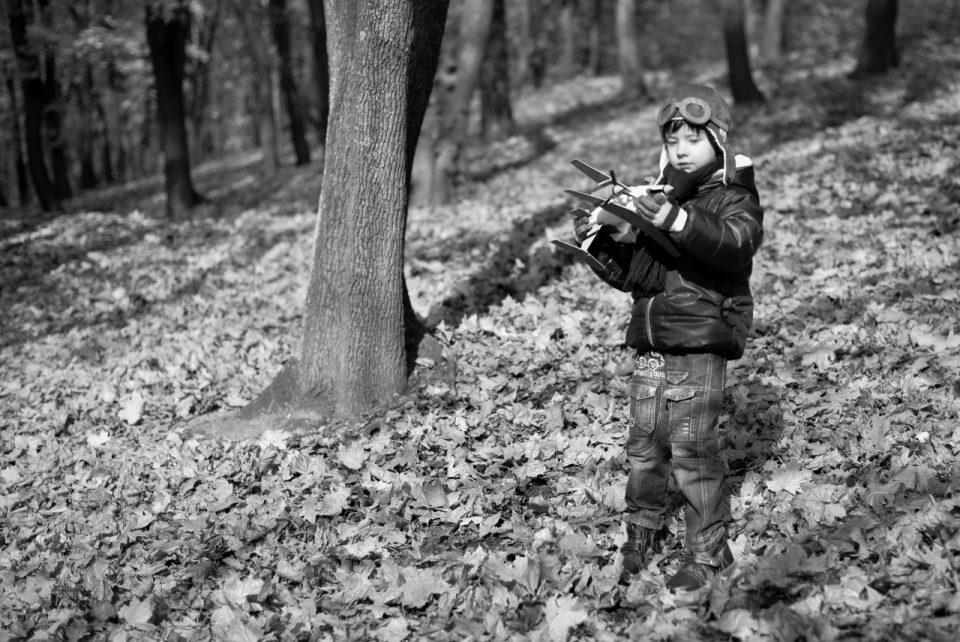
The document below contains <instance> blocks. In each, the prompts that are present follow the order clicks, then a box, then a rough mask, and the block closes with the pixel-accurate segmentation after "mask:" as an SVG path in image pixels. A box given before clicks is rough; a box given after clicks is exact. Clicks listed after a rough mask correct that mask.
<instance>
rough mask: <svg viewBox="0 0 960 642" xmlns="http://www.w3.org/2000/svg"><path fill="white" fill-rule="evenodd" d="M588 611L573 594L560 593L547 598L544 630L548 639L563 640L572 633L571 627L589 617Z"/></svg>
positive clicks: (555, 641)
mask: <svg viewBox="0 0 960 642" xmlns="http://www.w3.org/2000/svg"><path fill="white" fill-rule="evenodd" d="M587 615H588V614H587V611H586V610H585V609H584V608H583V607H581V606H580V601H579V600H578V599H577V598H575V597H573V596H572V595H558V596H555V597H551V598H550V599H548V600H547V606H546V609H545V613H544V624H543V630H544V631H545V632H546V635H547V639H549V640H552V641H553V642H563V641H565V640H566V639H567V637H568V636H569V635H570V629H572V628H573V627H575V626H577V625H578V624H580V623H581V622H583V621H584V620H586V619H587Z"/></svg>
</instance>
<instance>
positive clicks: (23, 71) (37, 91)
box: [8, 0, 63, 212]
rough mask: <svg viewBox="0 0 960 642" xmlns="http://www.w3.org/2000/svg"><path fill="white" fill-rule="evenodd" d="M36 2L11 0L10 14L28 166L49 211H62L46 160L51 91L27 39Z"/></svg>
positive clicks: (40, 196) (39, 196)
mask: <svg viewBox="0 0 960 642" xmlns="http://www.w3.org/2000/svg"><path fill="white" fill-rule="evenodd" d="M33 7H34V5H33V3H32V2H28V1H27V0H10V4H9V6H8V17H9V20H10V36H11V40H12V42H13V48H14V52H15V54H16V58H17V64H18V66H19V71H20V87H21V90H22V92H23V110H24V119H23V129H24V138H25V140H26V145H27V166H28V168H29V170H30V180H31V182H32V183H33V190H34V193H36V195H37V199H38V200H39V202H40V207H41V209H43V211H45V212H59V211H62V210H63V204H62V203H61V202H60V199H59V198H58V197H57V190H56V187H55V185H54V183H53V181H51V180H50V174H49V173H48V171H47V165H46V161H45V160H44V155H45V154H44V144H43V114H44V111H45V110H46V107H47V100H48V99H49V96H50V93H49V91H48V90H47V88H46V86H45V84H44V78H43V73H42V71H41V70H42V67H41V61H40V56H39V55H38V53H37V52H36V51H35V50H34V48H33V47H32V46H31V44H30V42H29V40H28V38H27V29H28V26H29V25H32V24H36V23H37V18H38V17H37V16H35V15H33V14H34V12H33Z"/></svg>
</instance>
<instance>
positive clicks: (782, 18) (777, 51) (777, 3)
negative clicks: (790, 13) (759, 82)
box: [760, 0, 787, 66]
mask: <svg viewBox="0 0 960 642" xmlns="http://www.w3.org/2000/svg"><path fill="white" fill-rule="evenodd" d="M786 9H787V6H786V0H767V7H766V10H765V11H764V13H763V35H762V37H761V38H760V58H761V59H762V60H763V62H764V63H765V64H767V65H771V66H776V65H779V64H780V60H781V58H782V57H783V30H784V25H785V24H786Z"/></svg>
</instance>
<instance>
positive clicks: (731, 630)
mask: <svg viewBox="0 0 960 642" xmlns="http://www.w3.org/2000/svg"><path fill="white" fill-rule="evenodd" d="M713 626H714V628H716V629H719V630H721V631H723V632H724V633H726V634H727V635H732V636H733V637H735V638H738V639H740V640H748V639H750V638H752V637H753V634H754V633H755V632H756V631H757V630H758V629H759V625H758V622H757V620H756V619H754V617H753V615H751V614H750V611H748V610H746V609H733V610H732V611H727V612H726V613H724V614H723V615H722V616H720V619H719V620H717V621H716V622H714V623H713Z"/></svg>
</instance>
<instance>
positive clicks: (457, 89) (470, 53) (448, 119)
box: [429, 0, 493, 204]
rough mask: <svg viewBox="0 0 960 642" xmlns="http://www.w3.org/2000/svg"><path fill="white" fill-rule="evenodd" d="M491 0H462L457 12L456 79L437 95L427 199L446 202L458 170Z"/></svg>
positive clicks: (452, 189) (488, 27)
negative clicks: (458, 30) (431, 168)
mask: <svg viewBox="0 0 960 642" xmlns="http://www.w3.org/2000/svg"><path fill="white" fill-rule="evenodd" d="M492 18H493V0H464V3H463V6H462V13H461V15H460V32H459V42H458V47H457V62H456V79H455V81H454V83H453V86H452V88H451V89H450V91H443V92H441V93H440V95H439V96H438V97H437V98H438V100H437V101H436V104H437V114H438V119H439V123H438V126H439V133H438V135H437V138H436V140H435V141H434V146H433V153H434V155H435V158H436V162H435V165H434V173H435V175H434V178H433V182H432V185H431V186H432V192H431V195H430V198H429V201H430V202H431V203H433V204H440V203H446V202H448V201H449V200H450V199H451V198H452V197H453V193H454V185H455V184H456V182H457V179H458V178H459V174H460V154H461V152H462V151H463V144H464V142H465V140H466V132H467V125H468V120H469V115H470V101H471V98H472V97H473V94H474V91H475V90H476V88H477V84H478V82H479V79H480V69H481V67H482V65H483V58H484V50H485V48H486V45H487V39H488V38H489V36H490V25H491V21H492Z"/></svg>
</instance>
